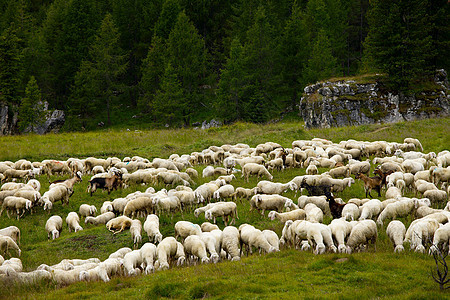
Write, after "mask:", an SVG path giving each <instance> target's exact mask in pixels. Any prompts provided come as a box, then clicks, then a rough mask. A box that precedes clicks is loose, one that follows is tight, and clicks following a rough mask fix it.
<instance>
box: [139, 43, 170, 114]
mask: <svg viewBox="0 0 450 300" xmlns="http://www.w3.org/2000/svg"><path fill="white" fill-rule="evenodd" d="M166 51H167V50H166V45H165V43H164V41H163V40H162V38H161V37H158V36H155V37H154V38H153V40H152V45H151V47H150V50H149V51H148V54H147V57H146V58H145V59H144V61H143V62H142V71H141V72H142V79H141V81H140V83H139V88H140V90H141V96H140V98H139V101H138V107H139V109H140V110H141V111H143V112H150V111H151V108H152V106H153V105H152V102H153V98H154V96H155V93H156V91H157V90H158V89H159V87H160V81H161V77H162V76H163V75H164V67H165V65H166V63H165V57H166Z"/></svg>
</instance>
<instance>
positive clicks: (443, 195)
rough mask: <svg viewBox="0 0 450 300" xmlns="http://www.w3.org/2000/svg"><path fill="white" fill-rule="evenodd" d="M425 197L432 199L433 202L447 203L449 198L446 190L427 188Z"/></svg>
mask: <svg viewBox="0 0 450 300" xmlns="http://www.w3.org/2000/svg"><path fill="white" fill-rule="evenodd" d="M423 196H424V197H425V198H428V199H430V201H431V203H438V204H440V203H445V202H446V201H447V200H448V195H447V192H446V191H441V190H427V191H425V192H424V193H423Z"/></svg>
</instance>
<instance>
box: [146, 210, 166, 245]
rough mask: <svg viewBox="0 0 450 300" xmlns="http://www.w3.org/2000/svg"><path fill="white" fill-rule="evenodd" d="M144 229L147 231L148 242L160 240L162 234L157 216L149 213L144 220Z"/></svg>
mask: <svg viewBox="0 0 450 300" xmlns="http://www.w3.org/2000/svg"><path fill="white" fill-rule="evenodd" d="M144 231H145V232H146V233H147V236H148V239H149V241H150V242H153V243H155V244H156V243H159V242H161V241H162V237H163V236H162V234H161V232H160V231H159V217H158V216H157V215H155V214H150V215H148V216H147V219H146V220H145V222H144Z"/></svg>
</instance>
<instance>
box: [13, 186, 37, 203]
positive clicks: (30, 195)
mask: <svg viewBox="0 0 450 300" xmlns="http://www.w3.org/2000/svg"><path fill="white" fill-rule="evenodd" d="M13 196H15V197H22V198H25V199H28V200H30V201H31V202H32V203H33V205H34V204H36V203H37V202H38V200H39V199H40V198H41V194H40V193H39V192H38V191H35V190H28V189H19V190H17V191H16V192H15V193H14V195H13Z"/></svg>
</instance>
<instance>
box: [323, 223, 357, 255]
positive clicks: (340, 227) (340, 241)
mask: <svg viewBox="0 0 450 300" xmlns="http://www.w3.org/2000/svg"><path fill="white" fill-rule="evenodd" d="M328 227H330V229H331V233H332V235H333V237H334V239H335V240H336V242H337V245H338V252H339V253H345V252H346V251H347V247H346V246H345V240H346V239H347V237H348V236H349V235H350V233H351V231H352V228H353V226H352V224H351V223H349V222H347V221H346V220H345V218H338V219H333V220H332V221H331V223H330V225H328Z"/></svg>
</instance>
